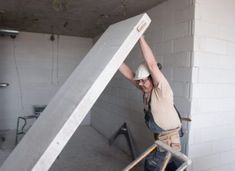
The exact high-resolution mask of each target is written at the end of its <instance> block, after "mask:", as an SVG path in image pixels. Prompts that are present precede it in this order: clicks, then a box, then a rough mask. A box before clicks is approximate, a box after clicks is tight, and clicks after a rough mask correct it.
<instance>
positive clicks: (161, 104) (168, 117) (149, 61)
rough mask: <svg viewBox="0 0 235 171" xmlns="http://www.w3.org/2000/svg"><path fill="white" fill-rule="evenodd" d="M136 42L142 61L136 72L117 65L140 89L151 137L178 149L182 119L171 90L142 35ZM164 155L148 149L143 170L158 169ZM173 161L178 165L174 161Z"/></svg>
mask: <svg viewBox="0 0 235 171" xmlns="http://www.w3.org/2000/svg"><path fill="white" fill-rule="evenodd" d="M139 44H140V47H141V50H142V53H143V57H144V60H145V63H144V64H141V65H140V66H139V67H138V69H137V70H136V72H135V74H134V73H133V72H132V70H131V69H130V68H129V67H128V66H127V65H126V64H125V63H123V64H122V65H121V66H120V68H119V71H120V72H121V73H122V74H123V75H124V76H125V77H126V78H127V79H128V80H130V81H131V82H132V83H133V84H134V85H135V86H136V87H137V88H139V89H140V90H141V91H142V92H143V103H144V112H145V123H146V125H147V127H148V128H149V129H150V130H151V131H152V132H153V133H154V138H155V139H156V140H161V141H163V142H164V143H166V144H168V145H169V146H171V147H172V148H173V149H175V150H178V151H180V150H181V145H180V138H179V132H178V131H179V129H180V127H181V122H180V119H179V116H178V114H177V112H176V110H175V108H174V102H173V92H172V90H171V87H170V85H169V83H168V81H167V80H166V78H165V76H164V75H163V74H162V72H161V71H160V69H161V65H160V64H158V63H157V61H156V59H155V57H154V55H153V53H152V50H151V49H150V47H149V46H148V44H147V42H146V41H145V39H144V37H143V36H142V37H141V38H140V39H139ZM165 155H166V152H165V151H163V150H161V149H158V150H157V151H155V152H154V153H151V154H150V155H149V156H148V157H147V158H146V161H145V171H158V170H160V168H161V166H162V164H163V160H164V157H165ZM173 162H174V163H175V165H177V163H176V161H174V160H173Z"/></svg>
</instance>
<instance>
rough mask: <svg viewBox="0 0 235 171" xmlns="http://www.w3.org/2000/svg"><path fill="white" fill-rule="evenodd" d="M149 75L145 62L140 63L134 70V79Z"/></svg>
mask: <svg viewBox="0 0 235 171" xmlns="http://www.w3.org/2000/svg"><path fill="white" fill-rule="evenodd" d="M149 75H150V73H149V70H148V68H147V66H146V64H140V66H139V67H138V68H137V70H136V71H135V77H134V80H141V79H144V78H147V77H148V76H149Z"/></svg>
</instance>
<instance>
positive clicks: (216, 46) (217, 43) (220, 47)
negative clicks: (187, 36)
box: [200, 38, 227, 55]
mask: <svg viewBox="0 0 235 171" xmlns="http://www.w3.org/2000/svg"><path fill="white" fill-rule="evenodd" d="M226 48H227V42H226V41H225V40H222V39H214V38H205V39H204V41H202V42H201V45H200V50H201V51H206V52H211V53H216V54H221V55H226Z"/></svg>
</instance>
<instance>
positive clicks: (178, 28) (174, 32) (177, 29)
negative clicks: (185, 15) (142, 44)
mask: <svg viewBox="0 0 235 171" xmlns="http://www.w3.org/2000/svg"><path fill="white" fill-rule="evenodd" d="M189 30H190V23H189V22H183V23H178V24H175V25H172V26H171V27H167V28H165V29H164V30H163V34H164V40H172V39H176V38H180V37H185V36H189Z"/></svg>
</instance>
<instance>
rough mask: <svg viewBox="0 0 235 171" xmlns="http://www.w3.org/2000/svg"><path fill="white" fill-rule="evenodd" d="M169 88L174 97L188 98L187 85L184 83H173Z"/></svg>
mask: <svg viewBox="0 0 235 171" xmlns="http://www.w3.org/2000/svg"><path fill="white" fill-rule="evenodd" d="M171 88H172V90H173V92H174V95H175V96H177V97H184V98H188V97H189V91H190V90H189V88H190V87H189V84H188V83H185V82H173V83H171Z"/></svg>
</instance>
